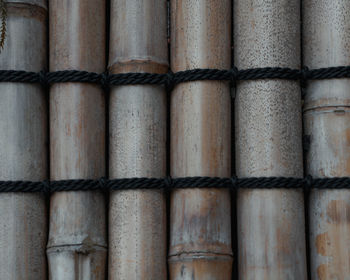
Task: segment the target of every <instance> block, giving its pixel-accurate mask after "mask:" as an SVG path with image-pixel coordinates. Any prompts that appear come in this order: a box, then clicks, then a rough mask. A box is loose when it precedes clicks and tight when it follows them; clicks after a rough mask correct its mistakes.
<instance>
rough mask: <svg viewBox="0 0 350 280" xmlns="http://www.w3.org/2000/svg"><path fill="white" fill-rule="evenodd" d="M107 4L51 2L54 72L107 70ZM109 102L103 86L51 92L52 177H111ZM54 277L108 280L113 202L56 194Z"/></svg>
mask: <svg viewBox="0 0 350 280" xmlns="http://www.w3.org/2000/svg"><path fill="white" fill-rule="evenodd" d="M105 13H106V11H105V1H104V0H100V1H95V0H75V1H69V0H51V1H50V70H51V71H57V70H66V69H77V70H85V71H92V72H103V71H104V70H105V43H106V40H105V39H106V34H105ZM105 133H106V131H105V97H104V93H103V91H102V89H101V88H100V87H99V86H98V85H92V84H79V83H64V84H55V85H53V86H52V87H51V91H50V136H51V143H50V158H51V160H50V161H51V174H50V176H51V179H52V180H60V179H81V178H82V179H95V178H99V177H101V176H104V175H105ZM50 206H51V207H50V232H49V241H48V245H47V254H48V260H49V274H50V279H65V280H66V279H105V274H106V273H105V272H106V260H107V255H106V254H107V252H106V246H107V241H106V215H105V200H104V196H103V194H102V193H99V192H92V191H87V192H60V193H55V194H53V195H52V196H51V205H50Z"/></svg>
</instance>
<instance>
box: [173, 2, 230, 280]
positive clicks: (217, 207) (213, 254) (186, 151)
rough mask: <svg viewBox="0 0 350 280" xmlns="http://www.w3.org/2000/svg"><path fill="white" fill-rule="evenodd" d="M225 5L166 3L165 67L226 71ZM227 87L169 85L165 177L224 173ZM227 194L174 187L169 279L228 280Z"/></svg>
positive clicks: (227, 145) (227, 21) (227, 162)
mask: <svg viewBox="0 0 350 280" xmlns="http://www.w3.org/2000/svg"><path fill="white" fill-rule="evenodd" d="M231 24H232V22H231V1H229V0H224V1H222V0H220V1H218V0H215V1H212V0H204V1H199V0H183V1H180V0H174V1H172V2H171V69H172V71H174V72H176V71H181V70H187V69H194V68H219V69H229V67H230V66H231V65H230V64H231V48H230V44H231V42H230V41H231ZM230 146H231V98H230V91H229V84H228V82H218V81H200V82H191V83H184V84H180V85H177V86H176V87H175V89H174V91H173V92H172V94H171V159H170V166H171V175H172V176H173V177H185V176H219V177H225V176H230V173H231V157H230V155H231V147H230ZM230 203H231V195H230V192H229V191H228V190H219V189H186V190H181V189H178V190H174V191H173V192H172V194H171V206H170V248H169V269H170V279H231V271H232V246H231V217H230V214H231V205H230Z"/></svg>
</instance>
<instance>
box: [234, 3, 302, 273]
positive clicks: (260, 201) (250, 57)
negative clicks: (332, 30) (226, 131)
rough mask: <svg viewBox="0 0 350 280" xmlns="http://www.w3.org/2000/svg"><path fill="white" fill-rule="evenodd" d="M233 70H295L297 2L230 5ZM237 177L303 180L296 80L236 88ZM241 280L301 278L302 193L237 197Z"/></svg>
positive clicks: (297, 63)
mask: <svg viewBox="0 0 350 280" xmlns="http://www.w3.org/2000/svg"><path fill="white" fill-rule="evenodd" d="M234 5H235V6H234V27H235V28H234V29H235V32H234V46H235V48H234V52H235V54H234V59H235V65H236V66H237V67H238V68H240V69H241V68H253V67H268V66H271V67H274V66H280V67H291V68H299V67H300V16H299V13H300V1H299V0H292V1H290V0H273V1H270V0H252V1H245V0H235V1H234ZM235 122H236V124H235V127H236V172H237V176H238V177H254V176H286V177H288V176H291V177H302V176H303V164H302V141H301V140H302V129H301V127H302V125H301V124H302V122H301V94H300V86H299V83H298V82H297V81H283V80H260V81H244V82H239V83H238V84H237V92H236V101H235ZM237 223H238V225H237V227H238V250H239V265H238V270H239V278H240V279H306V277H307V274H306V252H305V250H306V249H305V231H304V199H303V193H302V191H301V190H284V189H278V190H277V189H276V190H240V191H239V192H238V197H237Z"/></svg>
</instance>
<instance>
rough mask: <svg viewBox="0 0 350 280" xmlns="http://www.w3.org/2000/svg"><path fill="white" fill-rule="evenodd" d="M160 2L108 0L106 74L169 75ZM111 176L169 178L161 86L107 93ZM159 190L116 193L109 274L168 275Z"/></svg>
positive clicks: (112, 205)
mask: <svg viewBox="0 0 350 280" xmlns="http://www.w3.org/2000/svg"><path fill="white" fill-rule="evenodd" d="M166 17H167V10H166V1H165V0H144V1H142V2H140V1H138V0H112V1H111V32H110V56H109V70H110V72H111V73H125V72H151V73H166V72H167V69H168V48H167V20H166ZM109 116H110V138H109V139H110V157H109V159H110V163H109V164H110V165H109V175H110V177H111V178H125V177H164V176H165V175H166V146H165V144H166V93H165V89H164V87H162V86H150V85H144V86H121V87H115V88H113V89H112V90H111V95H110V112H109ZM165 206H166V203H165V196H164V193H163V191H159V190H125V191H113V192H111V195H110V210H109V244H110V254H109V279H166V276H167V272H166V207H165Z"/></svg>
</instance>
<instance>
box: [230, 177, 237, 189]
mask: <svg viewBox="0 0 350 280" xmlns="http://www.w3.org/2000/svg"><path fill="white" fill-rule="evenodd" d="M230 181H231V188H232V189H237V186H238V178H237V176H232V177H231V178H230Z"/></svg>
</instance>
